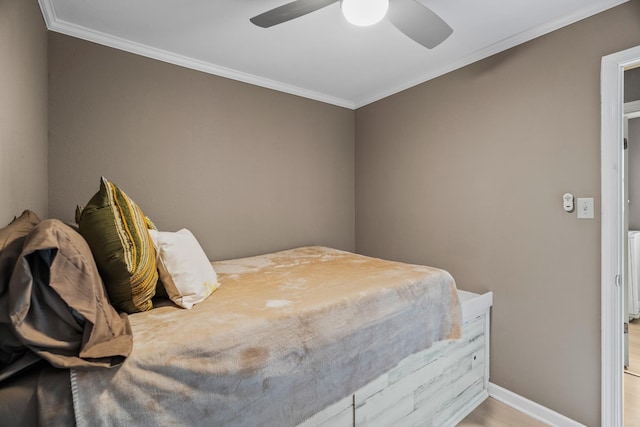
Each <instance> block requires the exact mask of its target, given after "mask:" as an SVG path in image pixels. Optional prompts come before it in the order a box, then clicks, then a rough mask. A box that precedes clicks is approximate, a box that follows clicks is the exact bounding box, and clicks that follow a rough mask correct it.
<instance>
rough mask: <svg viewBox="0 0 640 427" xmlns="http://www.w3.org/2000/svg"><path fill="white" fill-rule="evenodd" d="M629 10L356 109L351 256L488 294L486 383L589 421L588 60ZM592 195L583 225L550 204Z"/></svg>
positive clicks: (595, 71)
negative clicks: (427, 271)
mask: <svg viewBox="0 0 640 427" xmlns="http://www.w3.org/2000/svg"><path fill="white" fill-rule="evenodd" d="M638 16H640V2H638V1H631V2H629V3H625V4H623V5H621V6H619V7H616V8H614V9H611V10H609V11H607V12H604V13H602V14H599V15H597V16H594V17H592V18H589V19H586V20H584V21H581V22H578V23H576V24H574V25H571V26H569V27H566V28H563V29H561V30H558V31H555V32H553V33H551V34H548V35H546V36H543V37H540V38H538V39H535V40H533V41H531V42H528V43H526V44H523V45H521V46H518V47H516V48H513V49H510V50H508V51H506V52H504V53H501V54H498V55H495V56H493V57H491V58H488V59H485V60H483V61H480V62H477V63H475V64H472V65H470V66H468V67H465V68H463V69H460V70H458V71H455V72H452V73H449V74H447V75H445V76H442V77H440V78H437V79H434V80H432V81H429V82H426V83H424V84H422V85H419V86H417V87H414V88H411V89H409V90H407V91H405V92H402V93H399V94H396V95H394V96H391V97H389V98H386V99H384V100H381V101H379V102H376V103H374V104H371V105H369V106H366V107H364V108H361V109H359V110H357V112H356V249H357V251H358V252H362V253H365V254H369V255H374V256H380V257H384V258H392V259H396V260H402V261H408V262H415V263H420V264H429V265H434V266H438V267H442V268H445V269H447V270H449V271H450V272H451V273H452V274H453V277H455V278H456V281H457V283H458V286H459V287H460V288H462V289H465V290H470V291H475V292H485V291H489V290H491V291H493V292H494V301H495V303H494V307H493V313H492V330H491V334H492V335H491V345H492V348H491V381H492V382H494V383H496V384H498V385H500V386H502V387H505V388H507V389H509V390H511V391H513V392H515V393H518V394H520V395H522V396H524V397H526V398H528V399H531V400H533V401H535V402H538V403H540V404H542V405H544V406H546V407H548V408H551V409H553V410H556V411H558V412H560V413H562V414H565V415H566V416H568V417H571V418H573V419H575V420H577V421H579V422H582V423H584V424H586V425H590V426H595V425H599V424H600V215H599V211H600V62H601V58H602V56H603V55H606V54H609V53H613V52H617V51H620V50H623V49H626V48H629V47H632V46H635V45H638V44H640V26H639V25H638ZM565 192H573V193H574V194H575V195H576V196H577V197H595V202H596V212H597V215H596V218H595V219H593V220H578V219H576V215H575V213H573V214H569V213H565V212H564V210H563V209H562V202H561V197H562V194H563V193H565Z"/></svg>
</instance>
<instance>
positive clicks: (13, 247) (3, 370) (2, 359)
mask: <svg viewBox="0 0 640 427" xmlns="http://www.w3.org/2000/svg"><path fill="white" fill-rule="evenodd" d="M38 223H40V218H38V216H37V215H36V214H35V213H33V212H31V211H28V210H26V211H24V212H23V213H22V215H20V216H19V217H18V218H14V220H13V221H12V222H11V223H10V224H9V225H7V226H6V227H4V228H2V229H0V381H2V380H3V379H4V378H8V377H10V376H12V375H14V374H15V373H17V372H19V371H21V370H22V369H25V368H27V367H29V366H31V365H32V364H33V363H36V362H37V361H38V360H39V359H40V358H39V357H37V356H36V355H35V354H33V353H31V352H30V351H29V350H28V349H27V348H26V347H25V346H24V345H23V344H22V342H21V341H20V339H19V338H18V337H17V336H16V335H15V333H14V332H13V328H12V326H11V319H10V318H9V304H8V290H9V280H10V279H11V274H12V273H13V268H14V265H15V263H16V261H17V259H18V257H19V256H20V253H21V252H22V247H23V246H24V241H25V239H26V237H27V235H28V234H29V233H30V232H31V231H32V230H33V229H34V228H35V227H36V225H37V224H38Z"/></svg>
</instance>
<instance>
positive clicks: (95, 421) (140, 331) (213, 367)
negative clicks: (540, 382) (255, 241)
mask: <svg viewBox="0 0 640 427" xmlns="http://www.w3.org/2000/svg"><path fill="white" fill-rule="evenodd" d="M214 267H215V269H216V271H217V272H218V277H219V281H220V283H221V284H222V286H221V287H220V289H219V290H218V291H216V292H215V293H214V294H213V295H212V296H211V297H209V298H208V299H207V300H206V301H204V302H203V303H201V304H199V305H197V306H195V307H194V308H193V309H191V310H188V311H187V310H181V309H178V308H176V307H174V306H165V307H159V308H156V309H154V310H152V311H149V312H144V313H136V314H133V315H130V316H129V320H130V323H131V327H132V330H133V335H134V348H133V351H132V353H131V355H130V356H129V358H128V359H127V360H126V361H125V363H124V364H123V365H122V366H121V367H119V368H118V369H113V370H72V374H71V378H72V389H73V401H74V409H75V414H76V420H77V424H78V425H80V426H83V425H90V426H107V425H198V424H199V423H202V422H203V420H207V422H209V423H212V425H216V426H226V425H228V426H231V425H233V426H255V425H261V426H287V425H291V426H293V425H296V424H298V423H300V422H301V421H303V420H305V419H306V418H308V417H309V416H310V415H312V414H314V413H316V412H318V411H319V410H321V409H322V408H324V407H326V406H328V405H329V404H331V403H334V402H336V401H338V400H339V399H341V398H343V397H344V396H347V395H349V394H350V393H353V392H354V391H355V390H357V389H358V388H359V387H362V386H363V385H365V384H366V383H367V382H368V381H371V380H372V379H374V378H376V377H377V376H379V375H380V374H381V373H382V372H385V371H386V370H388V369H389V368H391V367H393V366H395V365H396V364H397V363H398V362H399V361H400V360H402V359H403V358H404V357H406V356H407V355H410V354H413V353H415V352H416V351H419V350H422V349H424V348H427V347H429V346H430V345H431V344H432V343H433V342H435V341H439V340H444V339H455V338H458V337H459V336H460V320H461V311H460V303H459V300H458V297H457V292H456V287H455V283H454V281H453V278H452V277H451V275H450V274H449V273H447V272H446V271H443V270H439V269H436V268H431V267H425V266H417V265H409V264H402V263H396V262H391V261H384V260H380V259H375V258H369V257H365V256H361V255H356V254H352V253H348V252H343V251H339V250H335V249H329V248H323V247H305V248H298V249H294V250H289V251H283V252H278V253H273V254H269V255H264V256H259V257H252V258H244V259H239V260H231V261H224V262H217V263H214ZM95 408H100V411H96V410H95Z"/></svg>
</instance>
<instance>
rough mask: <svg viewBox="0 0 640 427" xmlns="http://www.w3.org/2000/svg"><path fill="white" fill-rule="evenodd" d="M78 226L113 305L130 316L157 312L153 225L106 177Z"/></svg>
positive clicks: (82, 211)
mask: <svg viewBox="0 0 640 427" xmlns="http://www.w3.org/2000/svg"><path fill="white" fill-rule="evenodd" d="M76 222H77V223H78V226H79V229H80V234H82V237H84V238H85V240H86V241H87V243H88V244H89V247H90V248H91V252H92V253H93V257H94V258H95V261H96V264H97V265H98V269H99V271H100V274H101V276H102V279H103V280H104V284H105V288H106V289H107V294H108V295H109V299H110V300H111V304H112V305H113V306H114V307H115V308H116V309H118V310H121V311H125V312H127V313H135V312H138V311H147V310H151V309H152V308H153V305H152V303H151V299H152V298H153V296H154V295H155V292H156V283H157V282H158V272H157V264H156V253H155V249H154V247H153V242H152V241H151V237H150V236H149V231H148V227H153V224H151V222H150V221H149V220H148V218H146V217H145V216H144V214H143V213H142V210H141V209H140V208H139V207H138V205H136V203H135V202H134V201H133V200H131V198H129V197H128V196H127V195H126V194H125V193H124V192H123V191H122V190H120V189H119V188H118V187H117V186H116V185H115V184H113V183H112V182H109V181H107V179H105V178H104V177H102V178H101V180H100V191H98V192H97V193H96V194H95V195H94V196H93V197H92V198H91V200H89V203H87V206H85V207H84V209H81V208H80V207H78V208H77V209H76Z"/></svg>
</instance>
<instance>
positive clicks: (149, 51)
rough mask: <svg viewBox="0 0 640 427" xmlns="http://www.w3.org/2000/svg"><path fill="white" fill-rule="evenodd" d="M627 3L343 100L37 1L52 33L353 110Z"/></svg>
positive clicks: (616, 0) (617, 0) (618, 0)
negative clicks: (136, 38) (135, 38)
mask: <svg viewBox="0 0 640 427" xmlns="http://www.w3.org/2000/svg"><path fill="white" fill-rule="evenodd" d="M627 1H629V0H611V1H607V2H605V3H604V4H599V5H598V6H595V7H589V8H585V9H581V10H579V11H576V12H575V13H574V14H572V15H570V16H568V17H565V18H563V19H559V20H556V21H553V22H550V23H547V24H544V25H540V26H537V27H534V28H531V29H530V30H527V31H524V32H522V33H520V34H517V35H515V36H513V37H509V38H507V39H504V40H502V41H500V42H498V43H494V44H493V45H491V46H489V47H487V48H485V49H481V50H479V51H476V52H474V53H472V54H471V55H468V56H467V57H465V58H463V59H461V60H459V61H456V62H454V63H451V64H449V65H447V66H446V67H442V68H440V69H438V70H435V71H432V72H430V73H428V74H425V75H423V76H421V77H420V78H418V79H413V80H410V81H407V82H404V83H403V84H401V85H397V86H393V87H391V88H385V89H383V90H381V91H379V92H377V93H374V94H372V95H371V96H369V97H364V98H361V99H357V100H349V99H343V98H339V97H334V96H331V95H327V94H323V93H320V92H315V91H311V90H308V89H304V88H301V87H297V86H293V85H289V84H286V83H283V82H279V81H276V80H271V79H267V78H264V77H260V76H257V75H254V74H249V73H245V72H242V71H238V70H234V69H231V68H227V67H223V66H220V65H216V64H212V63H210V62H205V61H201V60H198V59H194V58H190V57H187V56H183V55H178V54H175V53H172V52H168V51H165V50H162V49H157V48H154V47H150V46H146V45H144V44H140V43H136V42H132V41H130V40H126V39H123V38H119V37H115V36H112V35H110V34H106V33H102V32H99V31H95V30H92V29H90V28H86V27H82V26H78V25H75V24H72V23H70V22H66V21H64V20H61V19H59V18H58V17H57V16H56V13H55V8H54V6H53V3H52V0H38V2H39V3H40V9H41V10H42V14H43V17H44V20H45V23H46V25H47V28H48V29H49V30H50V31H55V32H58V33H61V34H66V35H68V36H72V37H76V38H80V39H83V40H87V41H90V42H94V43H98V44H101V45H104V46H108V47H112V48H115V49H119V50H123V51H126V52H130V53H133V54H137V55H141V56H145V57H147V58H152V59H156V60H159V61H163V62H168V63H170V64H174V65H178V66H181V67H186V68H191V69H193V70H197V71H202V72H204V73H208V74H213V75H216V76H220V77H225V78H228V79H232V80H237V81H241V82H244V83H249V84H252V85H255V86H260V87H264V88H268V89H272V90H276V91H279V92H284V93H288V94H291V95H296V96H301V97H303V98H309V99H313V100H316V101H320V102H324V103H327V104H332V105H336V106H339V107H343V108H348V109H351V110H355V109H357V108H360V107H364V106H365V105H368V104H371V103H373V102H376V101H379V100H381V99H383V98H386V97H388V96H391V95H394V94H396V93H398V92H401V91H404V90H406V89H409V88H411V87H413V86H417V85H419V84H422V83H424V82H426V81H429V80H432V79H434V78H436V77H439V76H442V75H444V74H447V73H449V72H451V71H455V70H457V69H459V68H462V67H465V66H467V65H470V64H472V63H474V62H477V61H480V60H482V59H485V58H488V57H489V56H492V55H495V54H497V53H500V52H502V51H505V50H507V49H510V48H512V47H515V46H517V45H520V44H522V43H525V42H528V41H530V40H533V39H535V38H537V37H540V36H543V35H545V34H548V33H550V32H553V31H555V30H558V29H560V28H562V27H565V26H567V25H570V24H573V23H575V22H578V21H580V20H582V19H586V18H588V17H590V16H593V15H596V14H598V13H601V12H604V11H605V10H608V9H610V8H612V7H615V6H618V5H621V4H623V3H626V2H627Z"/></svg>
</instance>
